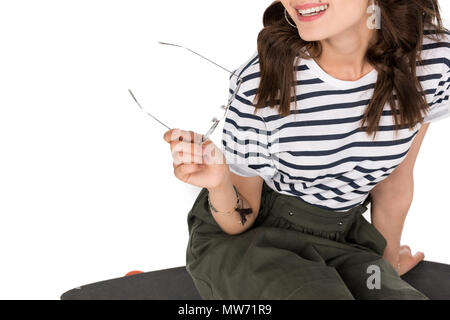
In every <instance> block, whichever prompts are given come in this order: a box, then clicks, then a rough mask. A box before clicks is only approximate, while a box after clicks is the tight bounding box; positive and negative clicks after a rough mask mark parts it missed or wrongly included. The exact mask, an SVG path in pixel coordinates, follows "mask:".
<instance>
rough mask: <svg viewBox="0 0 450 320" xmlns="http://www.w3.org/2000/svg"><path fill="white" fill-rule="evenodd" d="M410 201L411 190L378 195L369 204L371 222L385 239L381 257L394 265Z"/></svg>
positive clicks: (395, 265) (397, 257)
mask: <svg viewBox="0 0 450 320" xmlns="http://www.w3.org/2000/svg"><path fill="white" fill-rule="evenodd" d="M411 202H412V192H406V193H405V192H403V193H400V194H398V195H393V194H391V195H387V196H385V197H379V198H377V199H374V201H372V204H371V220H372V224H373V225H374V226H375V228H377V230H378V231H379V232H380V233H381V234H382V235H383V236H384V237H385V238H386V241H387V245H386V249H385V251H384V255H383V257H384V258H385V259H386V260H388V261H389V262H390V263H391V264H392V265H393V266H394V267H397V264H398V259H399V251H400V240H401V235H402V231H403V226H404V223H405V220H406V216H407V213H408V211H409V208H410V206H411Z"/></svg>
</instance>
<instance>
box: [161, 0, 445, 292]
mask: <svg viewBox="0 0 450 320" xmlns="http://www.w3.org/2000/svg"><path fill="white" fill-rule="evenodd" d="M263 22H264V28H263V30H262V31H261V32H260V34H259V36H258V48H257V49H258V50H257V52H256V53H255V54H254V55H253V56H252V57H251V58H250V59H248V60H247V61H246V62H245V63H244V64H243V65H242V66H241V67H239V68H238V69H237V70H236V71H235V73H234V75H238V76H239V77H240V79H242V83H241V84H240V88H239V91H238V93H237V95H236V98H235V100H234V101H233V103H232V105H231V107H230V109H229V111H228V114H227V118H226V122H225V125H224V133H223V141H222V142H223V146H222V147H223V148H222V151H220V150H219V149H218V148H217V147H215V146H214V144H212V143H211V142H210V141H207V142H205V143H204V144H201V143H198V141H199V140H201V136H200V135H198V134H194V133H192V132H187V131H181V130H170V131H168V132H167V133H166V134H165V136H164V139H165V140H166V141H167V142H169V143H170V146H171V149H172V154H173V156H174V172H175V175H176V177H178V178H179V179H180V180H182V181H184V182H186V183H190V184H192V185H195V186H200V187H203V188H204V189H203V190H202V191H201V193H200V195H199V197H198V198H197V200H196V202H195V204H194V206H193V208H192V210H191V211H190V212H189V215H188V226H189V233H190V239H189V244H188V248H187V255H186V258H187V265H186V268H187V270H188V272H189V273H190V275H191V276H192V278H193V280H194V283H195V285H196V287H197V289H198V291H199V293H200V295H201V296H202V298H203V299H428V298H427V297H426V296H425V295H423V294H422V293H420V292H419V291H417V290H416V289H414V288H413V287H411V286H410V285H409V284H407V283H406V282H405V281H403V280H402V279H401V278H400V275H402V274H404V273H406V272H408V271H409V270H410V269H411V268H412V267H414V266H415V265H416V264H417V263H418V262H420V261H421V260H423V258H424V254H423V253H422V252H418V253H416V254H415V255H412V254H411V250H410V249H409V247H408V246H400V238H401V232H402V227H403V223H404V221H405V218H406V214H407V212H408V209H409V206H410V204H411V201H412V196H413V167H414V163H415V160H416V157H417V154H418V151H419V148H420V145H421V143H422V141H423V138H424V135H425V133H426V131H427V129H428V126H429V123H430V122H432V121H436V120H439V119H442V118H445V117H446V116H448V115H449V101H448V100H449V94H450V90H449V83H450V80H449V77H450V62H449V60H450V49H449V48H450V46H449V38H450V37H449V33H448V32H447V31H446V30H444V29H443V28H442V24H441V18H440V14H439V6H438V2H437V0H407V1H406V0H378V1H377V2H372V1H371V0H369V1H368V0H326V1H319V0H282V1H275V2H273V3H272V5H271V6H270V7H269V8H267V9H266V12H265V13H264V18H263ZM238 79H239V78H238V77H231V78H230V85H231V87H230V92H231V93H233V92H234V90H235V89H236V88H237V84H238ZM225 159H226V161H225ZM369 202H370V203H371V222H372V223H369V222H368V221H367V220H366V219H365V218H364V217H363V216H362V213H363V212H365V211H366V210H367V206H368V204H369Z"/></svg>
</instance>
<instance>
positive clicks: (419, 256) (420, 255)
mask: <svg viewBox="0 0 450 320" xmlns="http://www.w3.org/2000/svg"><path fill="white" fill-rule="evenodd" d="M413 258H414V260H415V261H417V262H420V261H422V260H423V259H425V254H424V253H423V252H422V251H418V252H416V253H415V254H414V256H413Z"/></svg>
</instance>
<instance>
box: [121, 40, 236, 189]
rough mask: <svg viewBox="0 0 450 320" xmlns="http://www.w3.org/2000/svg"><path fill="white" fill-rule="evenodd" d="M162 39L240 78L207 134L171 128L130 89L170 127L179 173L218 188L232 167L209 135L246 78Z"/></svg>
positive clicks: (167, 138)
mask: <svg viewBox="0 0 450 320" xmlns="http://www.w3.org/2000/svg"><path fill="white" fill-rule="evenodd" d="M159 43H160V44H163V45H169V46H174V47H180V48H184V49H186V50H189V51H191V52H192V53H194V54H196V55H198V56H200V57H202V58H203V59H205V60H208V61H209V62H211V63H213V64H215V65H216V66H218V67H220V68H222V69H224V70H225V71H227V72H228V73H230V74H231V76H230V79H231V77H233V76H235V77H237V78H238V80H237V82H236V88H235V90H234V92H233V94H232V95H231V96H230V98H229V99H228V103H227V104H226V105H222V109H223V115H222V116H221V117H220V118H214V119H213V124H212V126H211V127H210V129H209V130H208V131H207V132H206V133H205V134H203V135H202V134H198V133H194V132H192V131H183V130H179V129H171V128H170V127H169V126H168V125H166V124H165V123H164V122H162V121H160V120H159V119H158V118H156V117H155V116H154V115H152V114H150V113H149V112H148V111H145V110H144V108H142V106H141V104H140V103H139V102H138V100H137V99H136V97H135V95H134V94H133V92H132V91H131V90H130V89H128V91H129V93H130V95H131V96H132V98H133V99H134V101H135V102H136V103H137V104H138V105H139V107H140V108H141V109H142V110H143V111H145V112H146V113H147V114H148V115H149V116H150V117H152V118H153V119H154V120H156V121H157V122H159V123H160V124H161V125H163V126H165V127H166V128H167V129H169V131H167V132H166V133H165V134H164V140H165V141H166V142H168V143H170V149H171V151H172V156H173V159H174V163H173V167H174V173H175V176H176V177H177V178H178V179H180V180H181V181H183V182H186V183H189V184H192V185H194V186H198V187H203V188H208V189H215V188H217V187H219V186H221V185H223V184H226V183H227V182H229V181H230V170H229V168H228V165H227V164H226V161H225V158H224V156H223V154H222V152H221V150H220V149H219V148H217V146H216V145H214V143H213V142H212V141H211V140H209V137H210V135H211V134H212V133H213V132H214V131H215V130H216V128H217V126H218V125H219V123H220V121H222V120H223V119H224V118H225V116H226V113H227V111H228V109H229V107H230V105H231V103H232V102H233V101H234V99H235V97H236V94H237V93H238V92H239V89H240V86H241V83H242V81H243V79H242V78H241V77H240V76H238V75H237V74H235V72H236V71H234V72H231V71H229V70H227V69H226V68H224V67H222V66H221V65H219V64H217V63H215V62H214V61H211V60H210V59H208V58H205V57H204V56H202V55H200V54H199V53H197V52H195V51H193V50H191V49H189V48H186V47H183V46H180V45H177V44H172V43H167V42H159Z"/></svg>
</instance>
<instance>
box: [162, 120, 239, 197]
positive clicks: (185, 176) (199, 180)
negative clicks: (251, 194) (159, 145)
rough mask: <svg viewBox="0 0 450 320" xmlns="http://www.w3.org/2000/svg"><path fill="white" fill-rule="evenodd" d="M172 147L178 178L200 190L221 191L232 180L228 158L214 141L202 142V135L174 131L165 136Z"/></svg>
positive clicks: (174, 166)
mask: <svg viewBox="0 0 450 320" xmlns="http://www.w3.org/2000/svg"><path fill="white" fill-rule="evenodd" d="M164 140H165V141H166V142H168V143H169V144H170V149H171V151H172V157H173V168H174V174H175V176H176V177H177V178H178V179H180V180H181V181H183V182H186V183H189V184H192V185H194V186H197V187H202V188H208V189H210V190H211V189H219V188H220V187H222V186H224V185H227V184H229V183H230V181H231V177H230V170H229V168H228V165H227V164H226V161H225V157H224V156H223V154H222V152H221V151H220V150H219V148H217V147H216V146H215V145H214V143H212V141H211V140H206V141H205V142H203V143H202V135H201V134H198V133H194V132H192V131H184V130H180V129H171V130H169V131H167V132H166V133H165V134H164Z"/></svg>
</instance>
